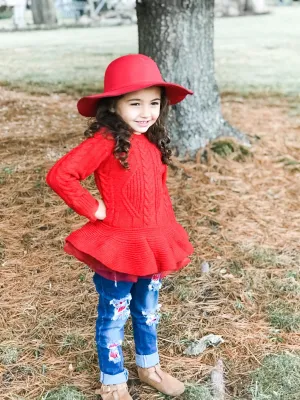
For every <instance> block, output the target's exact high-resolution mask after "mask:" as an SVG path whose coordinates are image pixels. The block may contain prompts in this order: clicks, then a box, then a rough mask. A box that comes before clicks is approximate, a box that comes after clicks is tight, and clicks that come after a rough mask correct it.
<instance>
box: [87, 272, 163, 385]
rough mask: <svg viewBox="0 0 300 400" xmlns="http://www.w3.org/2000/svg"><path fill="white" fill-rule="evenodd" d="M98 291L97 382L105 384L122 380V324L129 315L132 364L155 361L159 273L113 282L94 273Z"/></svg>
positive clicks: (150, 364) (124, 375)
mask: <svg viewBox="0 0 300 400" xmlns="http://www.w3.org/2000/svg"><path fill="white" fill-rule="evenodd" d="M94 283H95V286H96V290H97V292H98V293H99V304H98V317H97V321H96V345H97V352H98V360H99V366H100V371H101V373H100V381H101V382H102V383H103V384H105V385H114V384H117V383H123V382H126V381H127V379H128V372H127V370H126V369H125V368H124V359H123V354H122V347H121V345H122V341H123V339H124V325H125V323H126V321H127V319H128V317H129V315H130V314H131V318H132V326H133V335H134V342H135V352H136V364H137V365H138V366H139V367H142V368H149V367H153V366H154V365H156V364H158V363H159V356H158V349H157V334H156V325H157V324H158V321H159V317H160V315H159V308H160V305H159V304H158V294H159V289H160V287H161V280H160V277H159V275H153V277H152V279H139V280H138V281H137V282H136V283H133V282H114V281H111V280H108V279H105V278H103V277H102V276H100V275H98V274H96V273H95V274H94Z"/></svg>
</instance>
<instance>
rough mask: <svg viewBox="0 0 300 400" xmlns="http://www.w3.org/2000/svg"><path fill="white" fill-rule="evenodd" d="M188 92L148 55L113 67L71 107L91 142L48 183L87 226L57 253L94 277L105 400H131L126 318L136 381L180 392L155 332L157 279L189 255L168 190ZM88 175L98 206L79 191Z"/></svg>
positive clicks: (60, 163) (52, 172) (76, 150)
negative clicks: (173, 144) (174, 120)
mask: <svg viewBox="0 0 300 400" xmlns="http://www.w3.org/2000/svg"><path fill="white" fill-rule="evenodd" d="M187 94H192V92H191V91H190V90H187V89H185V88H184V87H182V86H179V85H176V84H173V83H167V82H165V81H164V80H163V79H162V77H161V74H160V72H159V69H158V67H157V65H156V63H155V62H154V61H153V60H152V59H151V58H149V57H146V56H144V55H141V54H134V55H133V54H132V55H127V56H123V57H120V58H118V59H116V60H114V61H113V62H112V63H111V64H109V66H108V67H107V70H106V72H105V78H104V92H103V93H101V94H97V95H93V96H87V97H83V98H82V99H80V100H79V102H78V105H77V106H78V111H79V113H80V114H81V115H83V116H85V117H95V118H94V122H92V123H91V124H90V126H89V128H88V129H87V130H86V132H85V136H87V137H88V138H87V139H86V140H85V141H83V142H82V143H81V144H80V145H79V146H77V147H75V148H74V149H73V150H71V151H70V152H69V153H67V154H66V155H65V156H64V157H62V158H61V159H60V160H59V161H57V162H56V164H55V165H54V166H53V167H52V168H51V170H50V171H49V173H48V175H47V183H48V185H49V186H51V188H52V189H53V190H54V191H55V192H56V193H57V194H58V195H59V196H60V197H61V198H62V199H63V200H64V201H65V202H66V203H67V204H68V205H69V206H70V207H71V208H73V209H74V210H75V211H76V212H77V213H78V214H80V215H83V216H85V217H86V218H88V219H89V222H88V223H86V224H85V225H84V226H83V227H82V228H80V229H78V230H76V231H74V232H73V233H71V234H70V235H69V236H68V237H67V238H66V244H65V247H64V249H65V251H66V252H67V253H68V254H71V255H73V256H75V257H76V258H77V259H78V260H80V261H82V262H84V263H85V264H86V265H88V266H89V267H90V268H91V269H92V270H93V271H94V272H95V274H94V283H95V286H96V290H97V292H98V293H99V305H98V318H97V321H96V344H97V351H98V358H99V365H100V370H101V374H100V381H101V382H102V387H101V390H100V394H101V396H102V399H104V400H128V399H132V398H131V396H130V395H129V393H128V389H127V384H126V382H127V378H128V373H127V370H126V369H124V365H123V355H122V349H121V344H122V340H123V336H124V325H125V322H126V320H127V319H128V317H129V315H130V314H131V317H132V323H133V331H134V341H135V351H136V364H137V369H138V375H139V378H140V379H141V381H143V382H146V383H148V384H149V385H151V386H153V387H155V388H156V389H157V390H159V391H161V392H162V393H165V394H167V395H174V396H177V395H179V394H181V393H182V392H183V391H184V385H183V383H181V382H180V381H178V380H177V379H175V378H173V377H172V376H170V375H169V374H167V373H166V372H163V371H162V370H161V368H160V365H159V356H158V349H157V334H156V326H157V324H158V321H159V308H160V305H159V304H158V292H159V289H160V288H161V279H162V278H163V277H164V276H166V275H167V274H169V273H171V272H174V271H177V270H179V269H180V268H182V267H184V266H186V265H187V264H188V263H189V261H190V260H189V258H188V256H189V255H190V254H192V252H193V247H192V245H191V244H190V242H189V240H188V236H187V233H186V232H185V230H184V229H183V227H182V226H181V225H179V224H178V222H177V221H176V219H175V216H174V212H173V209H172V204H171V200H170V197H169V194H168V189H167V186H166V179H167V165H168V163H169V160H170V156H171V151H170V148H169V142H170V139H169V136H168V134H167V131H166V128H165V121H166V117H167V111H168V106H169V105H171V104H176V103H178V102H180V101H181V100H183V99H184V98H185V97H186V95H187ZM92 173H94V177H95V182H96V185H97V188H98V189H99V192H100V195H101V198H102V199H101V200H96V199H95V198H94V197H93V196H92V195H91V194H90V193H89V191H87V190H86V189H84V188H83V187H82V186H81V184H80V181H81V180H84V179H85V178H86V177H88V176H89V175H91V174H92Z"/></svg>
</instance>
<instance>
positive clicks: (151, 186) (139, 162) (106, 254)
mask: <svg viewBox="0 0 300 400" xmlns="http://www.w3.org/2000/svg"><path fill="white" fill-rule="evenodd" d="M130 141H131V148H130V150H129V156H128V162H129V166H130V169H129V170H126V169H124V168H123V167H122V166H121V164H120V162H119V161H118V160H117V159H116V158H115V157H114V155H113V148H114V144H115V142H114V140H113V138H112V136H111V135H108V136H107V135H105V134H103V131H99V132H98V133H96V134H95V136H94V137H92V138H89V139H86V140H85V141H83V142H82V143H81V144H80V145H79V146H77V147H75V148H74V149H73V150H71V151H70V152H69V153H67V154H66V155H65V156H64V157H62V158H61V159H60V160H58V161H57V162H56V164H55V165H54V166H53V167H52V168H51V169H50V171H49V172H48V174H47V178H46V181H47V183H48V185H49V186H50V187H51V188H52V189H53V190H54V191H55V192H56V193H57V194H58V195H59V196H60V197H61V198H62V199H63V200H64V201H65V202H66V203H67V204H68V205H69V207H71V208H72V209H73V210H74V211H76V212H77V213H78V214H80V215H83V216H85V217H87V218H88V219H89V220H90V222H88V223H87V224H85V225H84V226H83V227H82V228H80V229H78V230H76V231H74V232H72V233H71V234H70V235H69V236H68V237H67V238H66V244H65V247H64V249H65V251H66V252H67V253H69V254H72V255H74V256H75V257H76V258H78V259H79V260H80V261H82V262H85V263H86V264H87V265H89V266H90V267H91V268H92V269H93V270H94V271H96V272H98V273H100V274H101V275H102V276H105V277H106V278H108V279H116V280H129V281H136V280H137V278H138V277H149V276H151V275H153V274H161V276H165V275H166V274H168V273H170V272H172V271H175V270H178V269H179V268H182V267H183V266H185V265H187V264H188V262H189V259H188V258H187V257H188V255H190V254H192V252H193V247H192V245H191V243H190V242H189V240H188V236H187V233H186V232H185V230H184V229H183V227H182V226H181V225H180V224H178V222H177V221H176V219H175V216H174V212H173V209H172V204H171V200H170V196H169V194H168V190H167V186H166V177H167V167H166V165H165V164H163V163H162V161H161V153H160V151H159V150H158V148H157V147H156V146H155V145H154V144H152V143H151V142H149V140H148V139H147V138H146V136H145V135H143V134H142V135H137V134H133V135H132V136H131V138H130ZM92 173H94V177H95V182H96V185H97V188H98V190H99V192H100V195H101V197H102V199H103V201H104V203H105V206H106V218H105V219H104V220H102V221H101V220H97V219H96V217H95V212H96V210H97V209H98V201H97V200H96V199H95V198H94V197H93V196H92V195H91V194H90V193H89V191H88V190H86V189H85V188H83V187H82V185H81V184H80V181H81V180H84V179H85V178H86V177H88V176H89V175H91V174H92Z"/></svg>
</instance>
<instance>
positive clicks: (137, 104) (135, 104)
mask: <svg viewBox="0 0 300 400" xmlns="http://www.w3.org/2000/svg"><path fill="white" fill-rule="evenodd" d="M130 105H131V106H139V105H140V103H131V104H130Z"/></svg>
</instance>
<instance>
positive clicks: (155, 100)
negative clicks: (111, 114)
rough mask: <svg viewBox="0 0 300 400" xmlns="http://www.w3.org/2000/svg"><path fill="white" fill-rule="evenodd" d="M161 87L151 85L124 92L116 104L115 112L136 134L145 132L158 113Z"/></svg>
mask: <svg viewBox="0 0 300 400" xmlns="http://www.w3.org/2000/svg"><path fill="white" fill-rule="evenodd" d="M160 101H161V89H160V88H159V87H156V86H152V87H149V88H146V89H142V90H137V91H136V92H130V93H127V94H125V95H124V96H123V97H122V98H121V99H120V100H118V101H117V104H116V113H117V114H118V115H120V117H122V119H123V120H124V121H125V122H126V123H127V125H129V126H130V127H131V128H132V129H133V131H134V132H135V133H136V134H139V135H140V134H142V133H145V132H147V130H148V129H149V128H150V126H151V125H153V124H154V123H155V121H156V120H157V118H158V117H159V113H160Z"/></svg>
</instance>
